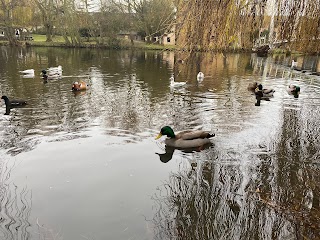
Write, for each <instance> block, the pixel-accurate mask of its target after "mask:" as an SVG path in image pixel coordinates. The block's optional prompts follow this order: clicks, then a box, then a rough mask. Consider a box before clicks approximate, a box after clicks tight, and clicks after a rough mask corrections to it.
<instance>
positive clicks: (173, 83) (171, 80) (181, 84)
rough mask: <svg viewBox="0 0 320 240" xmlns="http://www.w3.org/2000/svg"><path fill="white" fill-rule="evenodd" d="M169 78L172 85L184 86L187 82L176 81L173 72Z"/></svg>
mask: <svg viewBox="0 0 320 240" xmlns="http://www.w3.org/2000/svg"><path fill="white" fill-rule="evenodd" d="M169 80H170V87H182V86H184V85H186V84H187V83H186V82H175V81H174V75H173V74H172V75H171V77H170V78H169Z"/></svg>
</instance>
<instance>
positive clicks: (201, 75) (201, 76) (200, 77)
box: [169, 72, 204, 88]
mask: <svg viewBox="0 0 320 240" xmlns="http://www.w3.org/2000/svg"><path fill="white" fill-rule="evenodd" d="M169 80H170V87H172V88H176V87H182V86H185V85H186V84H187V82H175V81H174V74H173V73H172V74H171V77H170V78H169ZM203 80H204V73H203V72H199V73H198V74H197V81H198V83H201V82H202V81H203Z"/></svg>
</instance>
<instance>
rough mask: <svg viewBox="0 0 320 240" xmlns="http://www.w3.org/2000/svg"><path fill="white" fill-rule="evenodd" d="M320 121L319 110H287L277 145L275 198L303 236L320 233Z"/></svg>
mask: <svg viewBox="0 0 320 240" xmlns="http://www.w3.org/2000/svg"><path fill="white" fill-rule="evenodd" d="M319 144H320V120H319V109H317V108H314V106H310V105H309V106H308V105H303V106H301V108H300V109H299V108H297V109H285V111H284V124H283V127H282V138H281V141H280V142H279V144H278V149H277V154H276V155H277V157H278V158H277V162H278V169H276V170H277V172H276V181H277V185H278V187H277V189H272V190H273V191H274V193H273V194H274V201H276V203H277V205H279V206H278V207H280V208H281V212H284V211H286V212H289V213H290V214H289V217H290V218H291V219H296V221H297V222H300V221H301V222H302V223H303V224H300V223H297V224H296V226H297V231H298V232H299V234H300V235H302V236H305V237H307V238H310V239H314V238H315V237H316V236H319V234H320V204H319V198H320V194H319V192H320V188H319V183H320V169H319V165H318V164H319V159H320V158H319V155H320V147H319Z"/></svg>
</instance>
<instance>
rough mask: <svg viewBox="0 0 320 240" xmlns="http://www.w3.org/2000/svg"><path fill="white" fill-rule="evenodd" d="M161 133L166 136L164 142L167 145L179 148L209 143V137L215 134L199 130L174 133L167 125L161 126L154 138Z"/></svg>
mask: <svg viewBox="0 0 320 240" xmlns="http://www.w3.org/2000/svg"><path fill="white" fill-rule="evenodd" d="M163 135H166V136H167V138H166V140H165V144H166V145H167V146H169V147H174V148H179V149H186V148H197V147H203V146H205V145H207V144H210V143H211V142H210V139H209V138H211V137H214V136H215V134H211V133H210V132H207V131H201V130H198V131H183V132H179V133H178V134H175V133H174V131H173V130H172V128H171V127H169V126H165V127H163V128H161V131H160V133H159V135H158V136H157V137H156V139H159V138H160V137H162V136H163Z"/></svg>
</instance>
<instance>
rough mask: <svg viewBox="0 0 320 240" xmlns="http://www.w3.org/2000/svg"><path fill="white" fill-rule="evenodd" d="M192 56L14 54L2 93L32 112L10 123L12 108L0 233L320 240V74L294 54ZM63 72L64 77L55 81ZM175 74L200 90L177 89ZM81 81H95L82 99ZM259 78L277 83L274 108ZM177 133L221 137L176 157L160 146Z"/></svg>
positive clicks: (5, 130) (1, 78)
mask: <svg viewBox="0 0 320 240" xmlns="http://www.w3.org/2000/svg"><path fill="white" fill-rule="evenodd" d="M185 57H186V55H184V53H179V54H175V53H173V52H161V51H159V52H156V51H152V52H144V51H109V50H92V49H63V48H21V49H20V48H7V47H1V49H0V91H1V95H6V96H8V97H9V98H20V99H24V100H26V101H27V102H28V105H26V106H25V107H21V108H14V109H12V110H11V112H10V115H3V114H4V113H5V111H6V109H5V105H4V102H3V101H2V102H1V107H0V111H1V112H2V113H3V114H2V113H0V136H1V138H0V191H1V195H0V196H1V197H0V204H1V205H0V207H1V208H0V210H1V211H0V239H67V240H73V239H131V240H133V239H137V240H142V239H159V240H160V239H190V240H191V239H300V238H302V236H304V237H305V238H307V239H316V238H317V237H318V236H319V234H320V230H319V229H320V220H319V218H320V201H319V197H320V194H319V190H320V189H319V188H320V187H319V186H320V185H319V183H320V169H319V168H320V77H319V76H314V75H310V73H309V72H306V73H302V72H299V71H295V70H292V69H290V67H288V66H289V65H290V63H291V60H292V58H290V57H284V56H279V57H274V58H271V57H269V58H259V57H257V56H256V55H254V54H253V55H251V54H227V55H222V54H197V55H195V56H191V58H189V59H188V60H186V59H185ZM295 60H298V64H299V65H300V66H303V67H304V68H306V69H310V70H313V71H320V67H319V62H320V61H319V59H318V58H317V57H302V56H299V57H297V58H295ZM58 65H61V66H62V68H63V78H62V79H60V80H48V82H44V81H43V80H42V78H41V77H40V72H41V70H42V69H45V68H48V67H53V66H58ZM31 68H32V69H34V70H35V77H34V78H23V77H21V76H20V73H19V71H20V70H25V69H31ZM199 71H202V72H204V74H205V78H204V80H203V82H201V83H198V82H197V79H196V75H197V73H198V72H199ZM172 73H174V74H175V80H176V81H186V82H187V85H185V86H183V87H181V88H170V81H169V78H170V76H171V74H172ZM80 80H84V81H86V82H87V83H88V84H89V86H90V87H89V89H88V90H87V91H84V92H79V93H76V94H75V93H73V92H72V91H71V85H72V83H73V82H74V81H80ZM254 81H257V82H260V83H262V84H263V85H264V86H265V87H270V88H274V89H275V93H274V97H273V98H271V99H270V101H262V102H261V106H255V102H256V99H255V97H254V96H253V95H252V93H250V92H249V91H248V90H247V86H248V84H249V83H252V82H254ZM289 84H298V85H299V86H300V87H301V94H300V96H299V98H294V97H293V96H292V95H288V93H287V91H286V89H287V86H288V85H289ZM165 125H170V126H172V127H173V129H174V130H175V131H177V132H178V131H180V130H185V129H192V130H194V129H203V130H209V131H212V132H214V133H215V134H216V136H215V137H214V138H213V140H212V143H213V145H212V146H210V147H208V148H205V149H202V150H201V151H200V150H199V151H180V150H175V151H174V152H172V151H168V149H166V148H165V145H164V143H163V138H162V139H161V140H155V137H156V136H157V134H158V133H159V131H160V128H161V127H162V126H165Z"/></svg>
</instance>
